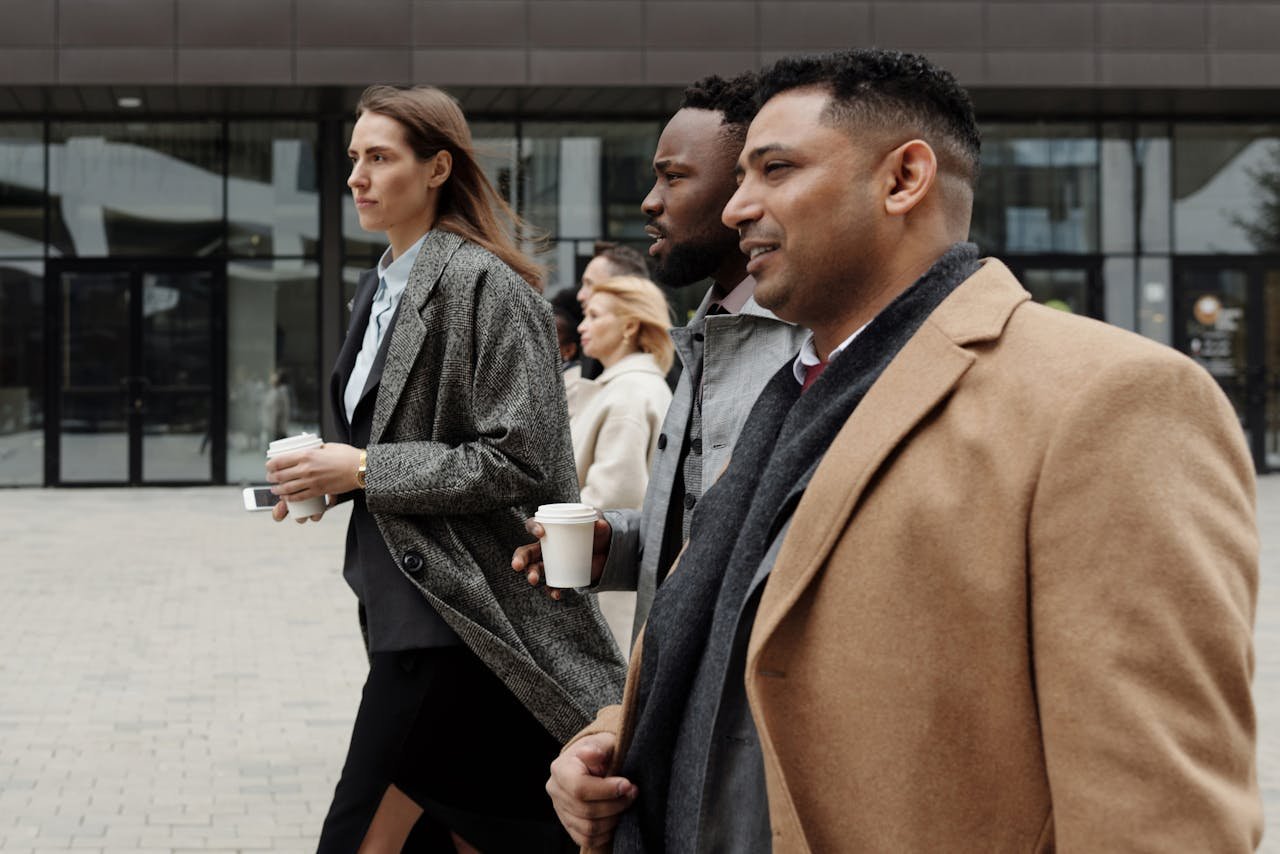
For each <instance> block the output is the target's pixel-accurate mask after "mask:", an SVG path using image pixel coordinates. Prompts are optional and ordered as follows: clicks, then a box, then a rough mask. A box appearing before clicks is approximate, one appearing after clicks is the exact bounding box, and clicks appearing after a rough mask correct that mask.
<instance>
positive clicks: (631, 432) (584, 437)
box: [569, 353, 671, 510]
mask: <svg viewBox="0 0 1280 854" xmlns="http://www.w3.org/2000/svg"><path fill="white" fill-rule="evenodd" d="M581 382H586V381H585V380H582V381H581ZM670 403H671V389H670V388H669V387H668V386H667V380H666V376H665V375H664V374H663V372H662V371H661V370H660V369H659V368H658V364H657V362H655V361H654V359H653V356H651V355H649V354H648V353H632V354H631V355H629V356H624V357H623V358H622V359H620V360H618V361H617V362H616V363H614V365H613V366H612V367H610V368H608V369H607V370H606V371H605V372H604V373H602V374H601V375H600V376H599V377H597V378H596V379H595V381H594V383H593V385H592V387H591V390H590V392H579V395H578V403H577V412H576V413H575V414H574V415H573V416H572V417H571V418H570V419H569V433H570V435H571V436H572V437H573V460H574V462H575V463H576V464H577V466H578V488H579V489H580V490H581V492H582V502H583V503H584V504H590V505H591V506H592V507H599V508H601V509H610V510H612V509H619V508H631V509H636V510H638V509H640V505H641V504H642V503H643V502H644V490H645V487H646V486H648V484H649V463H650V462H651V461H652V459H653V452H654V450H655V449H656V448H657V444H658V433H659V431H660V430H661V428H662V419H663V417H664V416H665V415H666V414H667V406H668V405H670Z"/></svg>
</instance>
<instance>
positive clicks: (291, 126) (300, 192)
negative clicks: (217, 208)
mask: <svg viewBox="0 0 1280 854" xmlns="http://www.w3.org/2000/svg"><path fill="white" fill-rule="evenodd" d="M228 145H229V151H228V153H227V172H228V179H227V219H228V227H229V234H228V236H227V240H228V246H227V249H228V251H229V252H230V253H231V254H232V255H238V256H250V257H263V256H270V255H307V256H310V257H314V256H315V255H316V252H317V246H318V244H319V229H320V195H319V185H318V177H317V174H316V126H315V124H314V123H312V122H234V123H232V124H231V126H230V130H229V140H228Z"/></svg>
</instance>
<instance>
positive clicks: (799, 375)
mask: <svg viewBox="0 0 1280 854" xmlns="http://www.w3.org/2000/svg"><path fill="white" fill-rule="evenodd" d="M866 328H867V324H865V323H864V324H862V325H861V326H859V327H858V328H857V329H856V330H854V333H853V334H852V335H850V336H849V337H848V338H846V339H844V340H843V341H841V342H840V344H839V345H838V346H837V347H836V348H835V349H834V350H832V351H831V355H830V356H828V357H827V362H828V363H830V362H834V361H835V358H836V356H839V355H840V354H841V353H843V352H844V350H845V348H846V347H848V346H849V345H850V344H852V343H853V339H855V338H857V337H858V336H859V335H861V334H862V330H864V329H866ZM821 361H822V360H821V359H819V358H818V348H816V347H814V346H813V333H812V332H810V333H809V336H808V337H807V338H805V339H804V343H803V344H801V345H800V354H799V355H797V356H796V360H795V362H793V363H792V364H791V370H792V372H793V373H794V374H795V376H796V382H798V383H800V385H804V374H805V370H804V369H805V368H807V367H813V366H814V365H816V364H818V363H819V362H821Z"/></svg>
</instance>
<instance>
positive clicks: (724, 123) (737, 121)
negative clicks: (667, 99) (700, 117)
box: [680, 71, 759, 153]
mask: <svg viewBox="0 0 1280 854" xmlns="http://www.w3.org/2000/svg"><path fill="white" fill-rule="evenodd" d="M758 82H759V78H757V76H756V73H755V72H754V71H744V72H743V73H741V74H739V75H738V76H737V77H734V78H733V79H732V80H725V79H724V78H723V77H721V76H719V75H717V74H712V75H711V76H710V77H703V78H702V79H701V80H698V81H696V82H694V83H693V84H692V85H691V86H689V87H688V88H687V89H685V90H684V99H683V100H682V101H681V102H680V109H682V110H685V109H689V110H712V111H714V112H717V113H720V114H721V115H722V116H724V118H722V119H721V120H720V127H721V128H722V129H723V130H724V132H725V133H726V134H727V135H728V137H729V139H730V140H731V141H732V142H736V143H737V144H738V145H739V146H741V145H742V141H743V140H744V139H746V138H747V128H748V127H749V126H750V125H751V120H752V119H754V118H755V117H756V110H757V108H758V107H757V104H756V87H757V84H758ZM735 153H736V152H735Z"/></svg>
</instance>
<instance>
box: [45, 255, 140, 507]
mask: <svg viewBox="0 0 1280 854" xmlns="http://www.w3.org/2000/svg"><path fill="white" fill-rule="evenodd" d="M58 300H59V305H58V306H57V311H58V312H59V313H60V314H61V316H62V340H61V341H60V342H59V347H58V349H59V351H60V356H61V362H60V364H59V374H60V375H59V377H58V390H59V398H60V400H59V407H60V420H61V424H60V425H59V427H60V436H59V446H60V448H61V461H60V464H59V476H60V478H61V479H62V481H63V482H66V483H77V482H80V483H85V482H123V481H126V480H128V478H129V411H130V408H131V407H132V406H133V396H132V393H131V392H132V391H134V390H135V388H136V386H135V384H134V383H133V382H132V378H131V375H130V370H129V352H130V343H131V342H130V325H129V300H130V285H129V274H128V273H123V272H120V273H64V274H62V276H61V281H60V282H59V288H58Z"/></svg>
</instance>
